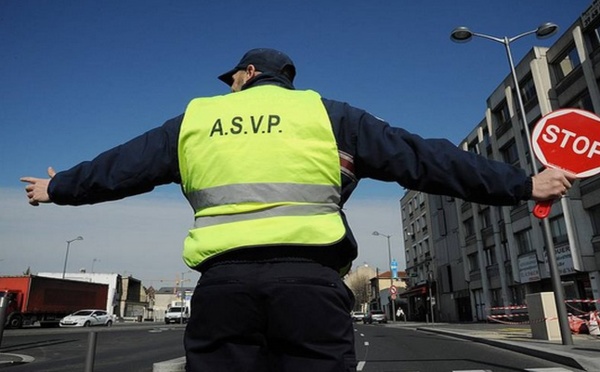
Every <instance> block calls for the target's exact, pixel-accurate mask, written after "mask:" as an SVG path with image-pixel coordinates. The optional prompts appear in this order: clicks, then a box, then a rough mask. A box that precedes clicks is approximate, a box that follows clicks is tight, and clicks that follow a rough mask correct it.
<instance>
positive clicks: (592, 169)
mask: <svg viewBox="0 0 600 372" xmlns="http://www.w3.org/2000/svg"><path fill="white" fill-rule="evenodd" d="M531 146H532V148H533V153H534V154H535V156H536V157H537V158H538V160H539V161H540V162H541V163H542V164H543V165H544V166H546V167H547V168H554V169H561V170H563V171H565V172H568V173H571V174H573V175H574V176H575V177H577V178H585V177H590V176H593V175H595V174H597V173H599V172H600V118H599V117H598V116H596V115H594V114H592V113H591V112H588V111H584V110H579V109H571V108H569V109H561V110H556V111H552V112H551V113H549V114H548V115H546V116H544V117H543V118H541V119H540V121H538V122H537V124H536V125H535V128H533V133H532V134H531ZM552 202H553V201H552V200H547V201H543V202H537V203H536V205H535V207H534V208H533V214H534V215H535V216H536V217H537V218H546V217H548V215H549V214H550V209H551V207H552Z"/></svg>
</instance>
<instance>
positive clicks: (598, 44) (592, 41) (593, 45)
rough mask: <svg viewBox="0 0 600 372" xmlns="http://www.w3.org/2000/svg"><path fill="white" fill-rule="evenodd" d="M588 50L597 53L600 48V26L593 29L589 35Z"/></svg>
mask: <svg viewBox="0 0 600 372" xmlns="http://www.w3.org/2000/svg"><path fill="white" fill-rule="evenodd" d="M586 35H587V38H586V39H587V42H588V48H589V50H590V51H592V52H593V51H595V50H596V49H598V48H600V24H599V25H597V26H596V27H594V28H593V29H591V30H590V31H589V32H588V33H587V34H586Z"/></svg>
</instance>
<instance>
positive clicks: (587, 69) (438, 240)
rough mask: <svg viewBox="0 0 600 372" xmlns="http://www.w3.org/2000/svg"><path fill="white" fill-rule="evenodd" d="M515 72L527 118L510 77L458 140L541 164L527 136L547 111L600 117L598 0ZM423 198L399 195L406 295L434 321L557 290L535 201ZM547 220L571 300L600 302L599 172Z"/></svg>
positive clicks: (479, 314) (482, 314)
mask: <svg viewBox="0 0 600 372" xmlns="http://www.w3.org/2000/svg"><path fill="white" fill-rule="evenodd" d="M516 74H517V76H518V80H519V86H520V93H521V96H522V100H523V104H524V108H525V115H524V116H525V117H526V121H527V122H526V123H523V122H522V120H520V118H521V117H522V116H523V115H522V113H521V112H520V111H519V104H518V102H517V97H516V93H515V87H514V83H513V79H512V76H511V75H508V76H507V77H506V78H505V79H504V81H502V82H501V83H500V85H499V86H498V87H497V88H496V89H495V90H494V91H493V92H492V94H491V95H490V96H489V98H488V99H487V109H486V111H485V117H484V118H483V120H482V121H481V122H480V123H479V124H478V125H477V126H476V127H475V128H474V130H473V131H472V132H471V133H469V134H468V135H467V136H466V138H465V139H464V140H463V141H461V143H460V147H462V148H463V149H464V150H465V151H472V152H475V153H478V154H480V155H482V156H485V157H487V158H490V159H495V160H500V161H504V162H507V163H511V164H514V165H516V166H518V167H520V168H523V169H526V170H528V171H529V172H531V173H533V171H534V169H533V166H535V167H536V168H537V169H538V170H540V169H541V164H539V163H538V162H537V161H535V164H533V165H532V160H533V158H534V157H533V156H532V154H531V153H530V142H529V138H528V137H527V133H528V132H529V133H531V132H532V128H533V127H534V125H535V124H536V123H537V122H538V121H539V119H540V118H542V117H543V116H544V115H546V114H548V113H550V112H551V111H554V110H557V109H560V108H568V107H569V108H579V109H584V110H587V111H590V112H594V113H596V114H600V88H599V86H598V82H599V80H600V1H597V0H596V1H594V2H593V3H592V4H591V6H590V7H589V8H588V9H587V10H586V11H585V12H584V13H583V14H582V16H581V18H579V19H577V20H575V21H574V23H573V24H572V25H571V27H569V28H568V29H567V30H566V31H565V32H564V33H563V34H562V35H561V36H560V37H559V38H558V40H557V41H556V42H555V43H554V44H553V45H552V46H551V47H550V48H541V47H534V48H532V49H531V50H530V52H529V53H527V55H526V56H525V57H524V58H523V59H522V60H521V61H520V62H519V63H518V64H517V66H516ZM525 125H527V126H528V127H527V129H528V130H525ZM423 199H425V200H424V202H423V203H421V202H420V201H419V193H415V192H413V191H409V192H407V193H406V195H405V196H404V197H403V198H402V200H401V207H402V218H403V224H404V231H405V247H406V263H407V265H406V266H407V272H408V274H409V276H410V277H411V279H413V281H412V282H411V287H410V288H409V289H408V291H407V293H406V296H407V297H408V299H409V304H412V303H415V305H416V306H418V305H417V302H422V303H421V304H419V305H422V304H427V305H428V306H429V308H430V311H431V310H433V315H434V316H435V318H436V319H440V318H441V319H442V320H445V321H458V320H468V318H471V319H473V320H484V319H486V317H487V316H488V315H489V314H490V309H491V308H493V307H507V306H509V305H521V304H524V301H525V296H526V295H527V294H529V293H536V292H542V291H552V285H551V280H550V273H549V267H548V258H547V255H546V252H547V246H548V244H547V242H546V239H545V231H544V225H543V224H542V223H541V221H540V220H539V219H537V218H536V217H534V216H533V215H532V213H531V211H532V208H533V202H523V203H520V204H519V205H516V206H512V207H490V206H486V205H478V204H474V203H467V202H464V201H462V200H458V199H452V198H446V197H439V196H433V195H425V196H424V197H423ZM415 200H416V202H415ZM415 207H419V208H418V209H419V210H418V212H417V210H416V209H415ZM411 208H412V209H411ZM423 216H424V217H423ZM548 218H549V225H550V231H549V235H550V236H551V237H552V243H553V245H554V249H555V252H556V261H557V264H558V267H559V271H560V276H561V278H560V279H561V281H562V283H563V286H564V291H565V297H566V299H578V300H581V299H586V300H591V301H590V303H591V304H595V305H596V306H599V304H598V302H595V301H597V300H598V299H600V271H599V270H600V177H598V176H596V177H591V178H588V179H584V180H580V181H577V182H576V183H575V184H574V187H573V188H572V189H571V190H570V191H569V194H568V196H567V197H565V198H563V199H562V200H561V201H560V202H556V203H555V204H554V206H553V208H552V212H551V215H550V216H549V217H548ZM418 221H421V224H420V225H419V228H420V229H421V235H418V234H419V229H418V228H417V223H418ZM423 221H424V222H426V223H427V225H428V226H429V228H428V230H427V234H428V236H427V237H426V236H425V235H424V234H422V229H423V225H422V223H423ZM425 239H426V240H425ZM421 241H423V242H425V241H427V244H426V246H427V248H428V249H430V250H431V253H430V257H431V258H430V260H429V261H428V260H427V259H426V258H425V256H423V257H422V258H421V254H423V249H425V245H423V246H419V245H418V243H419V242H421ZM419 247H420V248H419ZM419 249H421V251H419ZM429 292H431V294H430V293H429ZM409 310H410V308H409ZM410 316H411V314H409V317H410Z"/></svg>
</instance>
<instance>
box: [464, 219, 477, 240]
mask: <svg viewBox="0 0 600 372" xmlns="http://www.w3.org/2000/svg"><path fill="white" fill-rule="evenodd" d="M463 225H464V227H465V236H471V235H473V234H475V226H474V223H473V217H470V218H468V219H467V220H466V221H464V222H463Z"/></svg>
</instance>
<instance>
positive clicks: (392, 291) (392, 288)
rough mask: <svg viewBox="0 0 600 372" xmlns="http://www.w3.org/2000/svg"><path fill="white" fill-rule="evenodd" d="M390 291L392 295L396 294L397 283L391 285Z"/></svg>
mask: <svg viewBox="0 0 600 372" xmlns="http://www.w3.org/2000/svg"><path fill="white" fill-rule="evenodd" d="M390 293H391V294H392V295H395V294H396V293H398V288H396V286H395V285H393V286H391V287H390Z"/></svg>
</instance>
